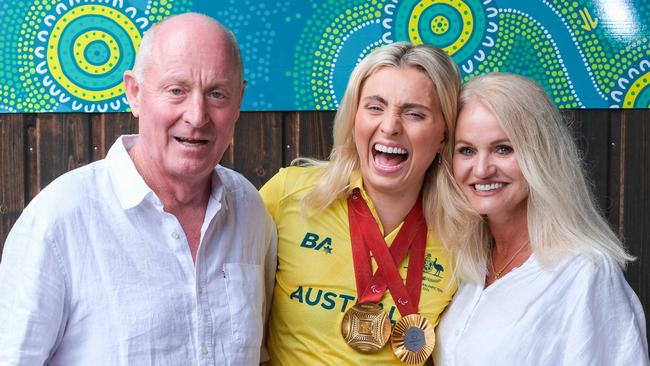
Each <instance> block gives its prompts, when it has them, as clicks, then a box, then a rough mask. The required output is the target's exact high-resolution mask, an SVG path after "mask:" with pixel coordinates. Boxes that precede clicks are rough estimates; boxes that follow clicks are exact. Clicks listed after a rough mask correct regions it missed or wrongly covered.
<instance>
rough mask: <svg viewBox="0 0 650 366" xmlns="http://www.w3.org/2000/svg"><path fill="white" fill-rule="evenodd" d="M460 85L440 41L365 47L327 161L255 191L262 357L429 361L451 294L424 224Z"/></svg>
mask: <svg viewBox="0 0 650 366" xmlns="http://www.w3.org/2000/svg"><path fill="white" fill-rule="evenodd" d="M459 89H460V79H459V75H458V71H457V69H456V66H455V64H454V63H453V61H452V60H451V59H450V58H449V57H448V56H447V55H446V54H445V53H444V52H442V51H441V50H439V49H436V48H433V47H429V46H424V45H420V46H414V45H411V44H407V43H395V44H391V45H388V46H384V47H381V48H379V49H377V50H375V51H374V52H372V53H371V54H370V55H369V56H368V57H367V58H365V59H364V60H363V61H362V62H361V63H360V64H359V65H358V66H357V67H356V68H355V70H354V71H353V73H352V75H351V77H350V81H349V84H348V87H347V90H346V93H345V96H344V97H343V100H342V103H341V107H340V109H339V111H338V113H337V115H336V118H335V122H334V148H333V151H332V154H331V156H330V160H329V162H312V164H310V166H308V167H290V168H286V169H282V170H281V171H280V172H279V173H278V174H277V175H276V176H275V177H273V178H272V179H271V180H270V181H269V182H268V183H267V184H266V185H265V186H264V187H263V188H262V190H261V194H262V196H263V199H264V201H265V203H266V206H267V208H268V209H269V211H270V213H271V215H272V216H273V218H274V220H275V223H276V225H277V228H278V235H279V242H278V246H279V247H278V270H277V274H276V285H275V290H274V294H273V305H272V311H271V314H272V315H271V320H270V323H269V336H268V348H269V351H270V354H271V361H272V364H274V365H337V366H338V365H371V364H378V365H379V364H381V365H386V364H396V365H397V364H400V363H401V361H400V359H402V360H404V361H408V362H411V363H413V364H421V363H423V362H424V360H425V358H426V357H428V355H429V353H430V352H431V349H432V347H433V342H434V341H435V337H434V336H433V333H432V330H433V327H434V326H435V325H436V324H437V323H438V317H439V315H440V313H441V312H442V311H443V309H444V308H445V307H446V306H447V304H448V303H449V301H450V300H451V296H452V294H453V292H454V290H455V286H454V285H453V284H451V283H450V280H451V274H452V266H451V262H450V260H449V257H448V255H447V252H446V251H445V250H444V249H443V246H442V245H441V243H440V242H439V241H438V240H437V239H436V236H435V234H434V233H433V232H431V230H430V227H431V226H430V223H431V222H433V218H434V217H435V216H436V215H437V213H436V212H434V211H433V210H432V207H434V206H435V204H434V200H435V199H434V196H435V192H436V189H437V188H436V186H437V183H436V179H437V176H438V171H439V161H440V160H439V159H438V158H437V157H439V156H440V155H441V154H442V152H443V150H444V149H448V148H450V147H449V146H448V145H446V144H445V139H446V135H447V133H448V132H449V130H450V129H451V128H452V127H453V125H452V123H453V122H454V121H455V119H456V114H457V99H458V93H459ZM398 242H399V244H398ZM399 248H401V249H399ZM378 266H379V268H380V269H379V270H378ZM391 334H392V336H391ZM389 337H390V338H391V339H392V341H388V339H389ZM391 342H392V343H391Z"/></svg>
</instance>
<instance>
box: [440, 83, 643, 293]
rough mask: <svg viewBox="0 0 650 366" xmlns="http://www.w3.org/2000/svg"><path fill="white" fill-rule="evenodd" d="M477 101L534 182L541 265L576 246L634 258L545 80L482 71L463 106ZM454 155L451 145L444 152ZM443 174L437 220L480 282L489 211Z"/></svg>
mask: <svg viewBox="0 0 650 366" xmlns="http://www.w3.org/2000/svg"><path fill="white" fill-rule="evenodd" d="M474 101H477V102H479V103H481V104H482V105H483V106H484V107H485V108H487V109H488V110H489V111H490V112H492V114H493V115H494V116H495V117H496V119H497V121H498V122H499V124H500V125H501V127H502V128H503V130H504V132H505V133H506V135H507V136H508V138H509V139H510V142H511V144H512V147H513V149H514V151H515V154H516V157H517V162H518V164H519V168H520V169H521V173H522V175H523V177H524V179H525V180H526V182H527V184H528V187H529V195H528V201H527V222H528V235H529V239H530V243H531V245H532V247H533V252H534V254H535V257H536V258H537V259H538V260H539V262H540V263H541V264H542V265H550V264H552V263H554V262H555V261H557V260H560V259H563V258H566V257H568V256H570V255H573V254H576V253H585V254H588V255H592V254H594V253H596V252H600V253H602V254H604V255H605V256H607V257H608V258H610V259H611V260H613V261H615V262H617V263H618V264H619V265H621V266H622V267H624V266H625V264H626V263H627V262H628V261H630V260H633V259H634V258H633V257H631V256H630V255H629V254H628V253H627V252H626V250H625V249H624V248H623V245H622V244H621V241H620V240H619V239H618V237H617V236H616V234H614V232H613V231H612V230H611V228H610V226H609V224H608V223H607V221H606V220H605V219H604V218H603V216H602V215H601V213H600V212H599V211H598V209H597V208H596V204H595V201H594V197H593V194H592V192H591V189H590V186H589V184H588V182H587V179H586V178H585V175H584V170H583V166H582V159H581V158H580V155H579V152H578V149H577V146H576V144H575V142H574V140H573V138H572V135H571V132H570V130H569V128H568V127H567V125H566V123H565V122H564V120H563V118H562V115H561V114H560V112H559V110H558V109H557V108H556V107H555V106H554V105H553V103H552V102H551V100H550V99H549V97H548V96H547V94H546V92H545V91H544V90H543V89H542V88H541V87H540V86H539V85H537V84H536V83H535V82H533V81H532V80H530V79H527V78H525V77H522V76H518V75H513V74H505V73H493V74H487V75H482V76H479V77H477V78H475V79H473V80H471V81H470V82H469V83H467V84H466V85H464V86H463V88H462V90H461V95H460V105H461V111H462V108H463V107H464V106H466V105H467V104H469V103H471V102H474ZM453 144H454V141H449V145H453ZM452 158H453V150H447V151H446V154H445V156H444V160H446V161H452ZM440 176H441V178H442V181H441V183H440V186H439V189H438V191H439V192H438V193H439V197H440V198H441V200H440V201H439V203H440V204H441V207H438V209H439V210H442V211H443V212H444V213H445V217H444V218H443V217H437V218H436V220H435V224H434V227H435V229H436V230H437V232H438V234H439V235H440V236H441V237H442V239H443V240H444V241H445V242H446V243H447V244H448V246H449V247H450V249H451V250H452V253H453V256H454V258H455V261H456V262H457V263H456V265H457V267H456V269H457V271H458V272H457V273H458V275H459V276H460V278H462V279H464V280H471V281H475V282H480V281H482V280H483V279H484V278H485V275H486V260H487V256H488V254H489V250H490V243H491V240H492V238H491V235H490V232H489V228H488V224H487V218H485V217H483V216H481V215H479V214H478V213H477V212H476V211H474V210H473V209H472V208H471V207H470V205H469V203H468V201H467V200H466V199H465V197H464V195H463V194H462V193H461V191H460V188H459V187H458V185H457V184H456V182H455V180H454V178H453V174H452V171H451V170H450V169H448V170H446V171H445V174H440Z"/></svg>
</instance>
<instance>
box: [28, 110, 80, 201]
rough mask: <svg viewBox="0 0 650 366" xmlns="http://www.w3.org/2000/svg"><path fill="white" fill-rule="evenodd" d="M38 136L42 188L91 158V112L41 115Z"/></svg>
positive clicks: (38, 119)
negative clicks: (89, 113)
mask: <svg viewBox="0 0 650 366" xmlns="http://www.w3.org/2000/svg"><path fill="white" fill-rule="evenodd" d="M36 138H37V140H38V145H37V146H38V150H37V159H38V177H39V188H40V189H43V188H44V187H45V186H46V185H47V184H49V183H50V182H51V181H52V180H54V179H55V178H56V177H58V176H59V175H61V174H63V173H65V172H67V171H69V170H72V169H74V168H77V167H80V166H82V165H85V164H87V163H89V162H90V161H91V156H90V153H89V151H90V148H89V146H90V121H89V115H88V114H83V113H70V114H52V113H48V114H41V115H39V116H38V117H37V123H36Z"/></svg>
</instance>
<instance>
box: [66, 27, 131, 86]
mask: <svg viewBox="0 0 650 366" xmlns="http://www.w3.org/2000/svg"><path fill="white" fill-rule="evenodd" d="M94 41H101V42H105V43H106V44H108V46H109V47H108V49H109V50H110V53H111V54H110V56H109V57H108V60H106V62H105V63H104V64H103V65H93V64H91V63H90V62H88V60H86V58H85V57H84V50H85V49H86V47H87V46H88V44H90V43H92V42H94ZM115 44H116V41H115V39H114V38H113V36H111V35H110V34H108V33H106V32H102V31H100V30H93V31H89V32H85V33H83V34H81V35H79V37H78V38H77V39H76V40H75V42H74V46H73V52H74V59H75V61H76V62H77V64H78V65H79V67H80V68H81V69H83V70H84V71H85V72H87V73H89V74H93V75H101V74H104V73H106V72H107V71H110V69H111V65H117V62H118V61H119V60H120V48H119V47H113V45H115Z"/></svg>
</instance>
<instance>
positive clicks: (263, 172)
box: [231, 112, 282, 188]
mask: <svg viewBox="0 0 650 366" xmlns="http://www.w3.org/2000/svg"><path fill="white" fill-rule="evenodd" d="M281 146H282V113H280V112H263V113H259V112H258V113H250V112H242V113H241V115H240V117H239V121H237V125H236V126H235V136H234V142H233V145H232V148H231V153H232V158H233V163H234V164H233V165H232V166H233V167H234V169H235V170H236V171H238V172H240V173H242V174H243V175H244V176H246V177H247V178H248V179H249V180H250V181H251V182H252V183H253V184H254V185H255V187H257V188H260V187H261V186H262V185H263V184H264V183H265V182H266V181H267V180H269V179H270V178H271V177H272V176H273V175H274V174H275V173H276V172H277V171H278V169H280V167H281V166H282V149H281Z"/></svg>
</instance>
